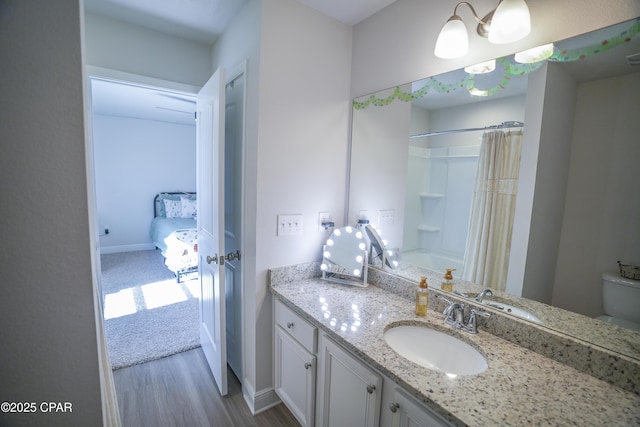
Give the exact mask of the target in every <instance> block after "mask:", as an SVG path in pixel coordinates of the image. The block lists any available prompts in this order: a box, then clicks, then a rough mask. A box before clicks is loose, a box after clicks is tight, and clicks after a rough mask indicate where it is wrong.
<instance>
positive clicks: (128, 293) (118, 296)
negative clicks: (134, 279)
mask: <svg viewBox="0 0 640 427" xmlns="http://www.w3.org/2000/svg"><path fill="white" fill-rule="evenodd" d="M136 311H138V310H137V309H136V302H135V300H134V299H133V288H129V289H123V290H121V291H118V292H115V293H112V294H107V295H105V296H104V318H105V320H108V319H115V318H116V317H121V316H127V315H129V314H133V313H135V312H136Z"/></svg>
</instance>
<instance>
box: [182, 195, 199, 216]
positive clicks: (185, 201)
mask: <svg viewBox="0 0 640 427" xmlns="http://www.w3.org/2000/svg"><path fill="white" fill-rule="evenodd" d="M180 211H181V216H182V218H194V217H195V216H196V215H197V214H198V207H197V202H196V201H195V200H193V199H189V198H186V197H180Z"/></svg>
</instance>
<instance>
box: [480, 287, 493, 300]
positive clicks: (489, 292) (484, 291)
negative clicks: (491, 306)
mask: <svg viewBox="0 0 640 427" xmlns="http://www.w3.org/2000/svg"><path fill="white" fill-rule="evenodd" d="M487 295H493V292H492V291H491V289H483V290H482V292H480V293H479V294H478V295H476V301H478V302H482V300H483V299H484V297H486V296H487Z"/></svg>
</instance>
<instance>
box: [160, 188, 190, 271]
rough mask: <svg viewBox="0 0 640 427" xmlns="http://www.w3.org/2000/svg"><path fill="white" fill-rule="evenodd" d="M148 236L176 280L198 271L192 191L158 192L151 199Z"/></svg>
mask: <svg viewBox="0 0 640 427" xmlns="http://www.w3.org/2000/svg"><path fill="white" fill-rule="evenodd" d="M153 213H154V218H153V220H151V229H150V234H151V240H152V241H153V244H154V245H155V246H156V247H157V248H158V249H159V250H160V251H162V256H163V257H164V263H165V265H166V266H167V268H168V269H169V270H171V271H172V272H173V273H174V274H175V275H176V279H177V281H178V283H180V282H182V281H183V280H184V279H185V278H186V277H191V276H193V275H195V274H197V273H198V236H197V209H196V193H190V192H166V193H158V194H157V195H156V196H155V197H154V199H153Z"/></svg>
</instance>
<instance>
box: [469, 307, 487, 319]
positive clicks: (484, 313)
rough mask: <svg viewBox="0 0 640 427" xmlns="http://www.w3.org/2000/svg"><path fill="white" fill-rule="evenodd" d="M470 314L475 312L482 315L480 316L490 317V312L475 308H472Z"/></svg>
mask: <svg viewBox="0 0 640 427" xmlns="http://www.w3.org/2000/svg"><path fill="white" fill-rule="evenodd" d="M471 314H477V315H478V316H482V317H491V313H487V312H486V311H484V310H480V309H477V308H472V309H471Z"/></svg>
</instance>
